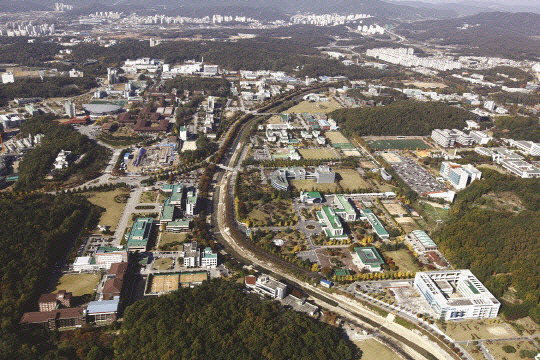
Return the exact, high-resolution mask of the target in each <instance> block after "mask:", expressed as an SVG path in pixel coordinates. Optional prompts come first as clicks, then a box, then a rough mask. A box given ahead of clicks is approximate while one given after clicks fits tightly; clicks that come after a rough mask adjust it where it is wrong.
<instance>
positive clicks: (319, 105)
mask: <svg viewBox="0 0 540 360" xmlns="http://www.w3.org/2000/svg"><path fill="white" fill-rule="evenodd" d="M336 109H341V106H339V104H338V103H337V101H335V100H334V99H331V100H330V101H328V102H309V101H302V102H301V103H300V104H298V105H296V106H293V107H292V108H290V109H289V110H287V111H285V113H287V114H290V113H295V114H302V113H309V114H314V113H329V112H332V111H334V110H336Z"/></svg>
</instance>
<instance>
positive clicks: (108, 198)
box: [87, 189, 129, 230]
mask: <svg viewBox="0 0 540 360" xmlns="http://www.w3.org/2000/svg"><path fill="white" fill-rule="evenodd" d="M123 194H129V191H126V190H123V189H115V190H113V191H105V192H89V193H87V195H88V201H90V202H91V203H92V204H94V205H98V206H101V207H102V208H105V212H103V214H102V215H101V218H100V219H99V224H100V225H108V226H110V227H111V230H114V229H116V225H118V221H120V217H121V216H122V211H123V210H124V207H125V206H126V204H124V203H117V202H116V201H115V200H114V198H115V197H116V196H117V195H123Z"/></svg>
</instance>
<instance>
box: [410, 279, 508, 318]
mask: <svg viewBox="0 0 540 360" xmlns="http://www.w3.org/2000/svg"><path fill="white" fill-rule="evenodd" d="M414 287H415V289H416V290H418V292H420V294H422V296H423V297H424V298H425V299H426V300H427V302H428V303H429V304H430V305H431V308H432V309H433V311H435V313H436V314H437V317H438V318H440V319H442V320H461V319H482V318H494V317H496V316H497V314H498V312H499V308H500V306H501V303H500V302H499V301H498V300H497V299H496V298H495V297H494V296H493V295H492V294H491V293H490V292H489V291H488V290H487V289H486V288H485V286H484V285H482V283H481V282H480V281H479V280H478V279H477V278H476V277H475V276H474V275H473V273H472V272H471V271H470V270H448V271H430V272H418V273H416V276H415V278H414Z"/></svg>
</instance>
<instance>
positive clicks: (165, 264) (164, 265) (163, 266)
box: [154, 258, 173, 270]
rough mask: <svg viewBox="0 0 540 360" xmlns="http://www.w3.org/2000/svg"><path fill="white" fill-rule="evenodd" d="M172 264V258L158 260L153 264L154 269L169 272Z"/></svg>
mask: <svg viewBox="0 0 540 360" xmlns="http://www.w3.org/2000/svg"><path fill="white" fill-rule="evenodd" d="M172 264H173V259H172V258H159V259H157V260H156V261H155V262H154V269H156V270H169V269H170V267H171V266H172Z"/></svg>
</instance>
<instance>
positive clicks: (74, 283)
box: [54, 274, 100, 296]
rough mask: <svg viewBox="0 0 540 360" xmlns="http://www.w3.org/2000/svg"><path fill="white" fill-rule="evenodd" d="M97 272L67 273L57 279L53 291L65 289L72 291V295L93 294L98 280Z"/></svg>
mask: <svg viewBox="0 0 540 360" xmlns="http://www.w3.org/2000/svg"><path fill="white" fill-rule="evenodd" d="M99 279H100V276H99V275H98V274H68V275H64V276H62V277H61V278H60V279H59V280H58V284H57V285H56V289H55V290H54V291H55V292H56V291H58V290H66V291H67V292H71V293H73V296H83V295H88V294H90V295H91V294H93V293H94V289H95V288H96V286H97V284H98V282H99Z"/></svg>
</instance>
